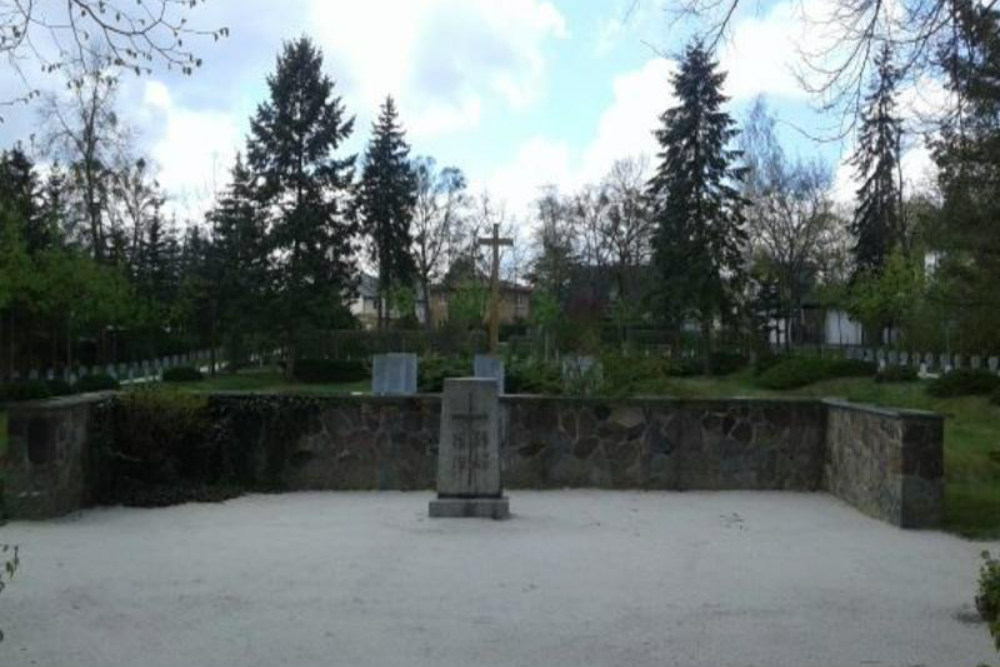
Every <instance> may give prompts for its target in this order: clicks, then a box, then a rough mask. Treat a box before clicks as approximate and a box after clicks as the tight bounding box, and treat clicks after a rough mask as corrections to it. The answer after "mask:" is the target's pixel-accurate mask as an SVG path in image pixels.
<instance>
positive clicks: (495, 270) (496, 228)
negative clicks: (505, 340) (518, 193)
mask: <svg viewBox="0 0 1000 667" xmlns="http://www.w3.org/2000/svg"><path fill="white" fill-rule="evenodd" d="M479 245H485V246H492V247H493V267H492V271H491V273H490V354H496V353H497V352H498V351H499V350H500V246H512V245H514V240H513V239H508V238H500V225H498V224H495V225H493V236H491V237H486V238H480V239H479Z"/></svg>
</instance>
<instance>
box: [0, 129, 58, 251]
mask: <svg viewBox="0 0 1000 667" xmlns="http://www.w3.org/2000/svg"><path fill="white" fill-rule="evenodd" d="M40 199H41V192H40V189H39V184H38V175H37V173H36V172H35V165H34V163H33V162H32V161H31V158H29V157H28V156H27V154H25V152H24V151H23V150H22V149H21V147H20V146H15V147H14V148H12V149H10V150H9V151H5V152H3V153H0V205H2V206H4V207H5V208H7V210H8V211H9V212H10V213H11V214H13V215H14V216H15V218H17V219H18V220H19V221H20V225H21V236H22V238H23V240H24V244H25V248H26V250H27V252H28V254H29V255H32V256H34V255H35V254H37V253H38V252H40V251H42V250H45V249H47V248H51V247H52V246H53V245H54V244H55V243H56V239H57V235H56V230H55V228H54V227H53V226H52V225H51V224H50V220H49V219H48V218H47V217H46V216H45V215H43V210H42V207H41V206H40V203H41V202H40Z"/></svg>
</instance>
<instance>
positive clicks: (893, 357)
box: [886, 350, 899, 366]
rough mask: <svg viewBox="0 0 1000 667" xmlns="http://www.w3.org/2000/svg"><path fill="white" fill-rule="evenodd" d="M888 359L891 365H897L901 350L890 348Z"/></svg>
mask: <svg viewBox="0 0 1000 667" xmlns="http://www.w3.org/2000/svg"><path fill="white" fill-rule="evenodd" d="M886 361H887V362H888V363H889V365H890V366H896V365H898V364H899V352H897V351H896V350H889V354H888V355H886Z"/></svg>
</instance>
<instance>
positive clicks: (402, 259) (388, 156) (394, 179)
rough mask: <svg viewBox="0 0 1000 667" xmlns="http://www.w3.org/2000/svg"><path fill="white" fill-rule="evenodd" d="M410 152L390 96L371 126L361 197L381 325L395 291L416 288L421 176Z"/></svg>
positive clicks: (361, 209)
mask: <svg viewBox="0 0 1000 667" xmlns="http://www.w3.org/2000/svg"><path fill="white" fill-rule="evenodd" d="M409 155H410V147H409V145H407V143H406V137H405V133H404V132H403V129H402V127H401V126H400V124H399V116H398V114H397V112H396V105H395V104H394V103H393V100H392V97H391V96H388V97H386V98H385V102H384V103H383V104H382V108H381V111H380V113H379V117H378V120H377V121H376V122H375V123H373V124H372V138H371V141H370V142H369V144H368V150H367V151H366V152H365V159H364V167H363V170H362V174H361V187H360V191H359V193H358V201H357V205H358V212H359V214H360V217H361V221H362V225H363V228H364V232H365V234H366V236H367V237H368V240H369V243H370V245H369V257H370V258H371V260H372V261H373V262H375V265H376V266H377V267H378V292H379V309H378V310H379V312H378V323H379V328H380V329H382V328H385V326H386V325H387V324H388V321H389V311H390V308H391V305H392V304H391V300H392V295H393V293H394V290H396V289H399V288H408V287H411V286H412V284H413V279H414V277H415V273H416V264H415V262H414V260H413V255H412V253H411V244H412V239H411V237H410V223H411V222H412V220H413V209H414V206H415V205H416V201H417V178H416V173H415V171H414V169H413V167H412V165H411V164H410V160H409ZM402 314H403V313H401V315H402Z"/></svg>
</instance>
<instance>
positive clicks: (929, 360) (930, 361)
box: [924, 352, 934, 370]
mask: <svg viewBox="0 0 1000 667" xmlns="http://www.w3.org/2000/svg"><path fill="white" fill-rule="evenodd" d="M924 364H926V365H927V370H931V369H933V368H934V355H933V354H932V353H931V352H928V353H927V354H925V355H924Z"/></svg>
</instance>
